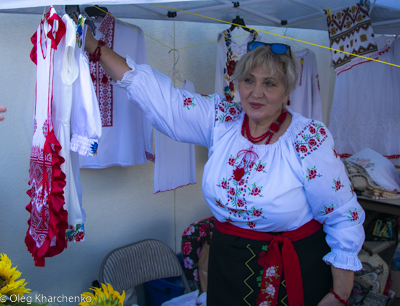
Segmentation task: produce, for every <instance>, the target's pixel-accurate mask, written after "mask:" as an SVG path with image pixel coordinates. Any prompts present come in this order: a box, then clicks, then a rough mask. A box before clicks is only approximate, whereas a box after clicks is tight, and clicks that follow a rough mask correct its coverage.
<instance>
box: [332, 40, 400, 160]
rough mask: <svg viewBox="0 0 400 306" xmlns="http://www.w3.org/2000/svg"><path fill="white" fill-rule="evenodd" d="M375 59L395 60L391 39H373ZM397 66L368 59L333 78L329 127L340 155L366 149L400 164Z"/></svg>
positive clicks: (345, 156) (399, 97)
mask: <svg viewBox="0 0 400 306" xmlns="http://www.w3.org/2000/svg"><path fill="white" fill-rule="evenodd" d="M376 41H377V43H378V50H379V52H378V53H379V61H383V62H387V63H393V62H394V61H395V56H396V55H395V50H396V47H395V42H393V43H392V44H391V45H390V44H388V43H387V41H386V40H385V39H382V40H381V39H380V38H377V39H376ZM399 82H400V72H399V68H398V67H395V66H391V65H387V64H384V63H380V62H376V61H369V62H365V63H363V64H362V65H358V66H355V67H353V68H352V69H350V70H348V71H345V72H343V73H341V74H339V75H338V76H337V77H336V82H335V89H334V94H333V101H332V108H331V112H330V123H329V129H330V131H331V132H332V135H333V137H334V139H335V143H336V151H337V152H338V154H339V155H340V157H342V158H347V157H350V156H351V155H353V154H355V153H357V152H359V151H361V150H362V149H364V148H370V149H372V150H374V151H376V152H378V153H380V154H381V155H383V156H385V157H386V158H388V159H389V160H390V161H391V162H392V163H393V164H395V165H400V142H398V141H393V140H394V139H397V138H398V135H400V120H399V118H398V114H400V90H399V86H398V84H399Z"/></svg>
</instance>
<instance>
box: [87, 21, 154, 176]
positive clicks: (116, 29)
mask: <svg viewBox="0 0 400 306" xmlns="http://www.w3.org/2000/svg"><path fill="white" fill-rule="evenodd" d="M88 18H90V17H88ZM93 22H94V24H95V26H96V27H97V31H96V36H95V37H96V39H102V40H103V41H104V42H105V44H106V46H107V47H109V48H110V49H112V50H114V51H115V52H117V53H118V54H122V55H129V56H130V57H132V58H133V59H135V60H136V61H138V62H139V63H144V64H145V63H146V62H147V56H146V48H145V41H144V34H143V31H142V29H140V28H139V27H137V26H134V25H127V24H125V23H123V22H121V21H119V20H116V19H115V18H114V17H112V16H110V15H108V14H107V15H106V16H105V17H104V18H101V17H98V18H97V19H93ZM89 65H90V73H91V77H92V80H93V83H94V88H95V91H96V95H97V98H98V101H99V108H100V112H101V123H102V139H101V144H102V145H101V147H100V148H99V150H98V154H97V155H96V156H95V157H93V158H92V157H84V156H80V167H81V168H106V167H110V166H123V167H126V166H132V165H137V164H143V163H146V162H147V160H148V159H150V160H154V153H153V150H152V143H153V141H152V135H153V134H152V130H153V127H152V125H151V124H150V123H149V121H148V120H147V119H146V118H145V116H144V115H143V112H142V111H141V110H140V109H139V108H137V107H136V106H135V105H133V103H131V102H129V101H128V99H127V97H126V92H125V90H123V89H121V88H118V87H115V86H114V85H113V84H112V80H111V77H110V76H109V75H108V74H107V73H106V72H105V71H104V69H103V68H102V67H101V65H100V64H99V63H98V62H96V63H92V62H90V64H89Z"/></svg>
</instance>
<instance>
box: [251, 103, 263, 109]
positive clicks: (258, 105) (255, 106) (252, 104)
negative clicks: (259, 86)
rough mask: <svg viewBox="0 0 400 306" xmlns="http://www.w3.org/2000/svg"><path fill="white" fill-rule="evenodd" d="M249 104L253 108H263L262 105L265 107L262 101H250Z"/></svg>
mask: <svg viewBox="0 0 400 306" xmlns="http://www.w3.org/2000/svg"><path fill="white" fill-rule="evenodd" d="M249 105H250V106H251V108H253V109H259V108H261V107H263V106H264V104H261V103H255V102H250V103H249Z"/></svg>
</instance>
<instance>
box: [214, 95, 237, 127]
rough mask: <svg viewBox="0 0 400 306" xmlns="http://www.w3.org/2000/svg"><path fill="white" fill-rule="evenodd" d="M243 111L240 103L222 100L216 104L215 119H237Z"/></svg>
mask: <svg viewBox="0 0 400 306" xmlns="http://www.w3.org/2000/svg"><path fill="white" fill-rule="evenodd" d="M241 113H242V107H241V106H240V104H239V103H236V102H228V101H226V100H222V101H220V102H219V103H218V104H217V105H216V106H215V121H219V122H229V121H235V120H237V119H238V118H239V117H240V114H241Z"/></svg>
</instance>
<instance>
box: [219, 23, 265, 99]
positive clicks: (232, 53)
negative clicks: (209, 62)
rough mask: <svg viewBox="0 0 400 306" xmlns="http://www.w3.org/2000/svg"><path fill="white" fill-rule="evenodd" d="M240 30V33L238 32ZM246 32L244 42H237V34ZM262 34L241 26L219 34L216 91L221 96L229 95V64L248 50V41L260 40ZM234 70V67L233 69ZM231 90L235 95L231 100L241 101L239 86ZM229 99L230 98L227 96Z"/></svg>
mask: <svg viewBox="0 0 400 306" xmlns="http://www.w3.org/2000/svg"><path fill="white" fill-rule="evenodd" d="M238 32H239V33H238ZM243 32H244V33H246V35H247V36H246V37H245V39H244V40H243V42H242V43H238V42H236V39H235V36H236V35H242V34H243ZM260 38H261V37H260V36H258V33H257V32H254V33H248V32H246V31H244V30H240V29H239V28H235V30H233V31H232V32H231V31H230V30H229V29H228V30H225V31H223V32H221V33H219V34H218V45H217V67H216V72H215V92H216V93H218V94H220V95H221V96H226V95H227V90H226V88H227V87H229V84H230V83H231V80H230V77H231V76H229V75H228V74H227V65H229V62H230V61H235V62H237V61H238V60H239V59H240V58H241V57H242V56H243V54H245V53H246V52H247V43H248V42H250V41H252V40H257V41H258V40H260ZM233 71H234V69H233ZM231 86H232V87H233V88H232V90H230V91H229V92H230V95H231V96H233V99H232V100H231V101H234V102H238V101H240V97H239V92H238V90H237V88H235V87H234V86H233V83H231ZM227 99H228V100H229V98H227Z"/></svg>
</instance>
